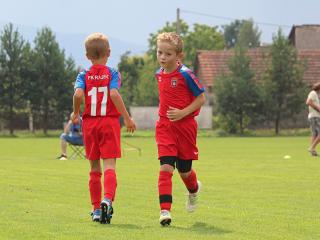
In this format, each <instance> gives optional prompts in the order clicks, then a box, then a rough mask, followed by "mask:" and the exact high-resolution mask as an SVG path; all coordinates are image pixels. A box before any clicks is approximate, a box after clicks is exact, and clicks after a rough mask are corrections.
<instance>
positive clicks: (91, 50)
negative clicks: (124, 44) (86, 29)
mask: <svg viewBox="0 0 320 240" xmlns="http://www.w3.org/2000/svg"><path fill="white" fill-rule="evenodd" d="M84 45H85V48H86V55H87V57H88V58H90V59H99V58H101V57H104V56H106V55H107V53H108V51H109V41H108V38H107V36H106V35H104V34H103V33H92V34H90V35H89V36H88V37H87V38H86V40H85V42H84Z"/></svg>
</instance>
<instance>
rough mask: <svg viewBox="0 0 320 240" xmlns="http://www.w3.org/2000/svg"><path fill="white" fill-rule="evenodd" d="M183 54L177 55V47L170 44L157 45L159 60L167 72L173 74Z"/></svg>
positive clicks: (163, 42) (161, 43) (159, 43)
mask: <svg viewBox="0 0 320 240" xmlns="http://www.w3.org/2000/svg"><path fill="white" fill-rule="evenodd" d="M180 55H181V54H177V52H176V49H175V47H174V46H173V45H172V44H170V43H169V42H165V41H160V42H158V44H157V60H158V62H159V64H160V66H161V67H162V68H163V69H164V70H165V72H169V73H170V72H172V71H174V70H175V69H176V67H177V62H178V61H179V57H180Z"/></svg>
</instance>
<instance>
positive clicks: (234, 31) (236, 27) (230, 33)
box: [222, 19, 244, 49]
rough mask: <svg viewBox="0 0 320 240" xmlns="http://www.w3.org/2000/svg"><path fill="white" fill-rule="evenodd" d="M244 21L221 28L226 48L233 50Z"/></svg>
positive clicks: (234, 22) (237, 21)
mask: <svg viewBox="0 0 320 240" xmlns="http://www.w3.org/2000/svg"><path fill="white" fill-rule="evenodd" d="M243 22H244V20H238V19H237V20H235V21H233V22H231V23H230V24H228V25H224V26H222V28H223V30H224V41H225V44H226V47H227V48H228V49H229V48H233V47H235V45H236V44H237V42H238V36H239V32H240V28H241V26H242V25H243Z"/></svg>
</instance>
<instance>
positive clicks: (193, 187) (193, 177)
mask: <svg viewBox="0 0 320 240" xmlns="http://www.w3.org/2000/svg"><path fill="white" fill-rule="evenodd" d="M177 169H178V171H179V175H180V177H181V179H182V181H183V182H184V185H185V186H186V188H187V189H188V191H189V193H195V192H197V191H198V183H197V174H196V172H195V171H194V170H193V169H192V160H181V159H178V160H177Z"/></svg>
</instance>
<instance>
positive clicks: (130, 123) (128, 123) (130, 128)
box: [124, 117, 136, 133]
mask: <svg viewBox="0 0 320 240" xmlns="http://www.w3.org/2000/svg"><path fill="white" fill-rule="evenodd" d="M124 125H126V128H127V132H130V133H133V132H134V131H135V130H136V124H135V123H134V121H133V119H132V118H131V117H129V118H124Z"/></svg>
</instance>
